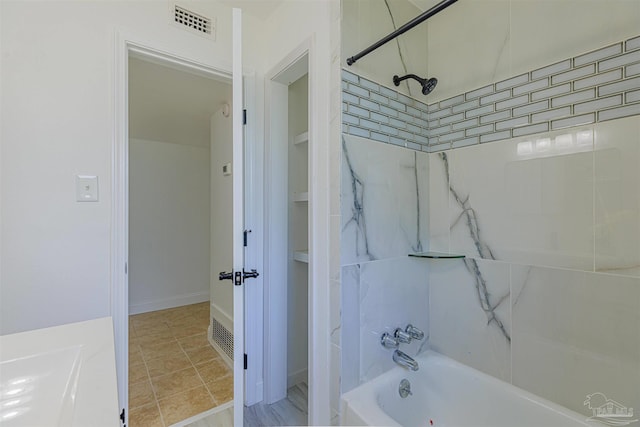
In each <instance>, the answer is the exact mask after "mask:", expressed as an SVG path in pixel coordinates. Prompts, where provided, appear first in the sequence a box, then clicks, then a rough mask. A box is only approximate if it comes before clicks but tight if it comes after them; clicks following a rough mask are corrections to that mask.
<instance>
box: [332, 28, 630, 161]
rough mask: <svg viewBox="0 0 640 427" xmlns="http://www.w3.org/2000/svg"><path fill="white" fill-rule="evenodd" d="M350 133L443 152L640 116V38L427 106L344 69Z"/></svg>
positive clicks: (344, 105)
mask: <svg viewBox="0 0 640 427" xmlns="http://www.w3.org/2000/svg"><path fill="white" fill-rule="evenodd" d="M342 93H343V97H342V122H343V123H342V129H343V132H344V133H348V134H352V135H356V136H361V137H365V138H370V139H374V140H376V141H381V142H385V143H389V144H394V145H398V146H403V147H406V148H410V149H413V150H418V151H426V152H437V151H442V150H448V149H456V148H461V147H467V146H470V145H476V144H482V143H487V142H492V141H498V140H503V139H509V138H515V137H520V136H525V135H532V134H535V133H543V132H548V131H551V130H556V129H562V128H567V127H572V126H581V125H585V124H590V123H595V122H599V121H606V120H613V119H617V118H622V117H627V116H632V115H640V36H636V37H633V38H630V39H627V40H626V41H622V42H618V43H614V44H611V45H609V46H605V47H602V48H599V49H596V50H593V51H591V52H587V53H585V54H582V55H578V56H576V57H573V58H569V59H566V60H563V61H560V62H556V63H554V64H551V65H547V66H544V67H540V68H537V69H535V70H532V71H530V72H528V73H524V74H519V75H517V76H514V77H510V78H508V79H504V80H501V81H499V82H495V83H492V84H490V85H485V86H482V87H480V88H477V89H474V90H471V91H469V92H466V93H462V94H459V95H455V96H452V97H449V98H447V99H444V100H441V101H439V102H434V103H431V104H427V103H425V102H422V101H421V100H418V99H413V98H410V97H408V96H406V95H404V94H401V93H398V92H397V91H396V90H394V89H392V88H389V87H386V86H384V85H382V84H380V83H378V82H375V81H371V80H369V79H367V78H365V77H362V76H358V75H357V74H354V73H352V72H350V71H347V70H343V71H342Z"/></svg>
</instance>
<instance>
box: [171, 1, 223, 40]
mask: <svg viewBox="0 0 640 427" xmlns="http://www.w3.org/2000/svg"><path fill="white" fill-rule="evenodd" d="M173 20H174V22H175V24H177V25H180V26H184V27H187V28H189V29H190V30H192V31H195V32H196V33H198V34H200V35H203V36H207V37H212V38H215V22H214V20H213V19H211V18H207V17H206V16H202V15H198V14H197V13H194V12H191V11H190V10H187V9H185V8H183V7H180V6H178V5H174V13H173Z"/></svg>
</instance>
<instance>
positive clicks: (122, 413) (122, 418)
mask: <svg viewBox="0 0 640 427" xmlns="http://www.w3.org/2000/svg"><path fill="white" fill-rule="evenodd" d="M120 420H122V424H124V408H122V412H120ZM124 425H125V426H126V424H124Z"/></svg>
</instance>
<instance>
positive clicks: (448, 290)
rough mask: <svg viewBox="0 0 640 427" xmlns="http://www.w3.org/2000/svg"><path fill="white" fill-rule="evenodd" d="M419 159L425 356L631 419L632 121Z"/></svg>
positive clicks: (634, 390) (638, 289)
mask: <svg viewBox="0 0 640 427" xmlns="http://www.w3.org/2000/svg"><path fill="white" fill-rule="evenodd" d="M528 148H531V150H529V149H528ZM429 156H430V157H429V184H428V185H429V192H428V193H429V203H430V210H429V221H430V224H429V230H430V237H429V244H430V249H431V250H435V251H446V252H451V253H462V254H464V255H466V256H467V258H466V259H464V260H456V261H453V260H452V261H437V262H436V261H432V262H431V263H430V270H429V289H430V295H429V299H430V308H429V314H430V319H429V324H430V347H431V348H433V349H434V350H436V351H439V352H441V353H444V354H446V355H448V356H450V357H452V358H454V359H457V360H459V361H461V362H463V363H466V364H468V365H470V366H472V367H475V368H476V369H479V370H482V371H484V372H487V373H489V374H491V375H493V376H495V377H497V378H500V379H502V380H505V381H508V382H512V383H513V384H515V385H517V386H519V387H522V388H524V389H526V390H529V391H531V392H533V393H535V394H537V395H540V396H543V397H545V398H547V399H550V400H552V401H555V402H557V403H559V404H561V405H563V406H566V407H568V408H570V409H573V410H574V411H577V412H579V413H583V414H585V415H591V414H590V412H591V411H590V410H589V409H588V408H586V407H585V406H584V405H583V403H584V401H585V400H586V396H587V395H589V394H592V393H596V392H600V393H604V394H605V395H606V396H607V397H608V398H610V399H614V400H616V401H617V402H620V403H621V404H623V405H625V406H627V407H634V408H638V407H640V387H638V384H640V116H634V117H627V118H622V119H617V120H611V121H606V122H603V123H596V124H591V125H586V126H578V127H574V128H571V129H563V130H560V131H554V132H547V133H544V134H538V135H535V136H533V137H521V138H515V139H509V140H505V141H500V142H495V143H492V144H482V145H478V146H472V147H466V148H461V149H456V150H448V151H444V152H439V153H431V154H429Z"/></svg>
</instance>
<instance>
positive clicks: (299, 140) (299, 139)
mask: <svg viewBox="0 0 640 427" xmlns="http://www.w3.org/2000/svg"><path fill="white" fill-rule="evenodd" d="M307 142H309V132H303V133H301V134H300V135H297V136H296V137H295V138H293V143H294V144H295V145H298V144H306V143H307Z"/></svg>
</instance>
